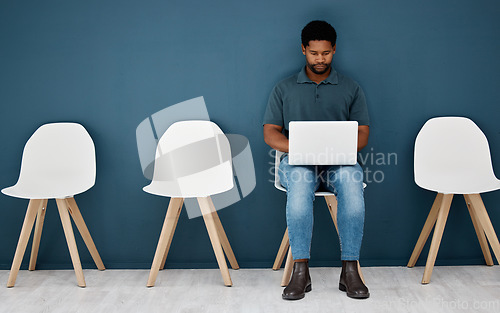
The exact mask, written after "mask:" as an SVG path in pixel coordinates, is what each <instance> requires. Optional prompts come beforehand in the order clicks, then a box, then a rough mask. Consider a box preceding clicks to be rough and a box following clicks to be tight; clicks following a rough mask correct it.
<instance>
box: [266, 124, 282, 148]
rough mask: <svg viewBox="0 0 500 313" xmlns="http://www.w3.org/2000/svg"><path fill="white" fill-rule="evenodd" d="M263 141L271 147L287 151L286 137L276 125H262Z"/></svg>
mask: <svg viewBox="0 0 500 313" xmlns="http://www.w3.org/2000/svg"><path fill="white" fill-rule="evenodd" d="M264 141H265V142H266V143H267V144H268V145H269V146H270V147H271V148H273V149H276V150H278V151H281V152H288V138H286V136H285V135H284V134H283V133H282V132H281V130H279V129H278V128H276V127H272V126H269V125H268V124H266V125H264Z"/></svg>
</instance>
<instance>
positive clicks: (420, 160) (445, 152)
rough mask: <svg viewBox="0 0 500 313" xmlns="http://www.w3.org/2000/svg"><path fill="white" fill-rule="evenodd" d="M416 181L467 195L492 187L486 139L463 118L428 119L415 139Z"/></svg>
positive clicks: (444, 190) (442, 190) (449, 191)
mask: <svg viewBox="0 0 500 313" xmlns="http://www.w3.org/2000/svg"><path fill="white" fill-rule="evenodd" d="M414 171H415V183H416V184H417V185H418V186H420V187H422V188H424V189H428V190H432V191H436V192H440V193H454V194H469V193H481V192H486V191H491V190H495V189H496V188H494V187H493V186H494V185H497V186H498V179H497V178H496V177H495V174H494V172H493V167H492V164H491V156H490V149H489V146H488V140H487V139H486V136H485V135H484V134H483V132H482V131H481V129H479V127H478V126H477V125H476V124H475V123H474V122H473V121H471V120H470V119H468V118H465V117H437V118H432V119H430V120H428V121H427V122H426V123H425V124H424V126H423V127H422V129H421V130H420V132H419V133H418V135H417V138H416V140H415V160H414Z"/></svg>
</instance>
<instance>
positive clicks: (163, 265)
mask: <svg viewBox="0 0 500 313" xmlns="http://www.w3.org/2000/svg"><path fill="white" fill-rule="evenodd" d="M178 199H180V201H181V202H180V203H179V204H178V206H179V209H178V210H177V214H176V215H175V220H174V224H173V226H172V227H173V228H172V231H171V232H170V234H169V237H168V242H167V248H166V249H165V253H164V254H163V259H162V260H161V265H160V270H162V269H163V268H164V267H165V262H166V261H167V255H168V251H169V250H170V245H171V244H172V239H173V238H174V233H175V228H176V227H177V222H178V221H179V216H180V215H181V211H182V205H183V203H184V199H183V198H178Z"/></svg>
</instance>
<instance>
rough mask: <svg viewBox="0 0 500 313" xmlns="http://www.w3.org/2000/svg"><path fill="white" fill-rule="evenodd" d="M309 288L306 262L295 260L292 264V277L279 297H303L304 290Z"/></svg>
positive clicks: (294, 298)
mask: <svg viewBox="0 0 500 313" xmlns="http://www.w3.org/2000/svg"><path fill="white" fill-rule="evenodd" d="M311 290H312V287H311V276H309V265H308V262H307V261H306V262H295V263H294V264H293V273H292V278H291V279H290V282H289V283H288V286H286V288H285V290H283V294H282V295H281V297H282V298H283V299H285V300H299V299H302V298H304V296H305V294H306V292H309V291H311Z"/></svg>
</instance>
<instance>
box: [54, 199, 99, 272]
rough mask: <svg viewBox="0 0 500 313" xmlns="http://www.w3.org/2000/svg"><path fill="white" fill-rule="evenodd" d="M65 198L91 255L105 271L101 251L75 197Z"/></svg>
mask: <svg viewBox="0 0 500 313" xmlns="http://www.w3.org/2000/svg"><path fill="white" fill-rule="evenodd" d="M64 200H65V201H66V205H67V207H68V211H69V213H70V214H71V217H73V221H75V225H76V227H77V228H78V231H79V232H80V235H81V236H82V238H83V241H84V242H85V245H86V246H87V249H89V252H90V255H91V256H92V259H93V260H94V263H95V264H96V266H97V268H98V269H99V270H101V271H104V270H105V269H106V268H105V267H104V264H103V263H102V260H101V256H100V255H99V252H97V248H96V246H95V244H94V241H93V240H92V237H91V236H90V232H89V229H88V228H87V225H86V224H85V221H84V220H83V216H82V214H81V213H80V209H78V206H77V205H76V201H75V198H73V197H71V198H67V199H64Z"/></svg>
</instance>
